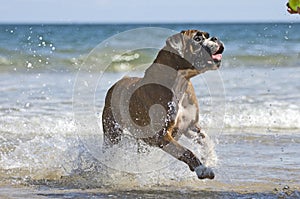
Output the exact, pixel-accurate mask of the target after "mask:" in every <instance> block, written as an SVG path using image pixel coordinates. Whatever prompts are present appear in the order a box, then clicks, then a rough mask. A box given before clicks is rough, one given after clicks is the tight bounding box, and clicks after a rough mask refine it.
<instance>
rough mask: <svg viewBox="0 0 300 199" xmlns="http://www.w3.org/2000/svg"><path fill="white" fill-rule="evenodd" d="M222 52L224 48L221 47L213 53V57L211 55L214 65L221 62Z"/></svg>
mask: <svg viewBox="0 0 300 199" xmlns="http://www.w3.org/2000/svg"><path fill="white" fill-rule="evenodd" d="M223 51H224V46H223V45H221V46H220V47H219V49H218V50H217V52H215V53H214V54H213V55H211V57H212V58H213V60H214V62H216V63H218V62H221V60H222V53H223Z"/></svg>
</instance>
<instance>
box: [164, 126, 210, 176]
mask: <svg viewBox="0 0 300 199" xmlns="http://www.w3.org/2000/svg"><path fill="white" fill-rule="evenodd" d="M164 140H165V141H167V142H168V144H166V145H165V146H163V147H162V150H164V151H165V152H167V153H169V154H170V155H172V156H173V157H175V158H177V159H178V160H180V161H182V162H184V163H186V164H187V165H188V166H189V168H190V170H191V171H195V172H196V174H197V176H198V178H199V179H205V178H209V179H213V178H214V177H215V174H214V172H213V171H212V169H211V168H208V167H206V166H204V165H203V164H202V163H201V162H200V160H199V159H198V158H197V157H196V156H195V154H194V153H193V152H191V151H190V150H189V149H187V148H185V147H184V146H182V145H181V144H179V143H178V142H177V141H176V140H175V139H174V138H173V137H172V134H171V133H169V132H168V133H167V134H166V135H165V137H164Z"/></svg>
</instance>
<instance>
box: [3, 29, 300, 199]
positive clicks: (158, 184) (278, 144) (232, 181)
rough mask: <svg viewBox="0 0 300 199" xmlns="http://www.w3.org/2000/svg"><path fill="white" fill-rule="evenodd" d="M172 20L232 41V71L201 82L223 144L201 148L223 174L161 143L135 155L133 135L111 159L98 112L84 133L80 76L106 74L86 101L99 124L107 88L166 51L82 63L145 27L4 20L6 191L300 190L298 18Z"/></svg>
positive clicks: (205, 122)
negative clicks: (103, 45) (189, 163)
mask: <svg viewBox="0 0 300 199" xmlns="http://www.w3.org/2000/svg"><path fill="white" fill-rule="evenodd" d="M161 26H163V27H167V28H172V29H175V30H181V29H186V28H190V26H191V27H193V28H199V29H203V30H204V29H205V30H206V29H207V30H208V31H210V32H213V34H217V35H219V37H220V38H221V39H222V40H223V41H224V43H225V45H226V53H225V54H224V63H223V66H222V68H221V70H220V71H213V72H208V73H205V74H203V75H200V76H198V77H196V78H194V79H193V80H192V81H193V84H194V86H195V91H196V93H197V96H198V99H199V104H200V112H201V113H200V118H201V125H202V127H203V129H204V130H205V131H206V132H207V133H208V134H209V135H210V136H211V139H212V142H213V145H211V146H210V147H209V148H208V149H205V150H208V153H204V152H207V151H204V152H203V151H201V148H198V149H195V150H196V151H197V150H199V151H198V152H199V154H201V153H202V155H203V156H207V157H205V158H206V161H207V164H210V165H211V166H212V167H213V168H214V170H215V173H216V179H214V180H204V181H200V180H198V179H197V178H196V175H195V174H194V173H192V172H190V171H189V170H188V168H187V167H186V165H184V164H182V163H180V162H178V161H176V160H175V161H174V160H173V159H172V158H170V157H168V155H165V154H164V153H162V152H161V151H160V150H158V149H155V148H149V147H147V146H143V147H144V148H143V149H144V150H143V151H142V153H136V147H137V145H138V143H137V142H136V141H135V140H133V139H131V138H130V137H128V139H124V142H123V143H122V146H119V148H116V150H114V151H112V153H113V154H114V158H111V159H109V160H105V161H104V159H105V157H104V158H102V159H101V158H99V157H98V156H99V154H101V153H99V154H98V155H97V150H100V149H99V148H98V146H99V143H98V142H97V139H98V138H99V137H101V135H102V130H101V125H100V122H99V123H97V124H96V126H98V127H99V128H96V129H92V128H91V127H92V126H95V123H94V120H93V121H87V122H86V128H85V129H86V130H85V131H80V132H79V131H78V126H77V125H78V123H77V120H76V118H77V117H78V118H80V117H81V118H83V120H84V118H86V115H85V113H86V112H85V109H84V107H83V108H82V107H80V109H77V108H78V107H76V105H75V108H74V106H73V105H74V104H73V102H74V96H76V94H78V93H74V91H76V92H82V93H84V90H82V91H81V90H79V91H78V90H76V88H74V85H76V82H77V80H78V79H80V78H83V79H84V78H89V77H90V76H91V75H93V76H94V77H95V79H96V80H97V82H96V84H97V88H96V89H95V95H94V96H93V98H92V99H93V100H92V101H85V103H86V107H89V106H92V107H93V113H92V114H93V117H94V118H95V121H100V119H101V110H102V107H103V100H104V96H105V92H106V90H107V88H108V87H109V86H110V85H111V84H112V83H113V82H115V81H116V80H118V79H119V78H120V77H122V76H123V75H125V74H126V75H139V76H141V75H142V69H141V70H137V71H131V69H132V67H133V66H135V65H137V64H140V63H141V62H142V61H140V59H141V58H143V62H145V60H146V61H147V62H148V61H151V59H152V58H153V56H154V55H155V52H154V53H153V52H152V51H151V52H147V51H143V52H135V53H132V54H127V55H120V56H117V57H114V59H113V60H114V61H115V63H113V64H112V66H111V69H110V70H108V71H106V72H105V73H104V74H103V73H98V72H96V71H90V72H89V73H77V69H78V68H80V62H81V61H82V60H84V59H83V57H84V56H86V55H87V54H88V53H89V51H90V50H91V49H92V48H94V47H95V46H96V45H97V44H98V43H99V42H101V41H102V40H103V39H106V38H107V37H109V36H111V35H113V34H115V33H117V32H120V31H123V30H128V29H130V28H134V27H136V26H134V25H123V26H109V25H107V26H96V25H95V26H92V25H90V26H83V25H70V26H4V25H2V26H0V29H1V33H0V39H1V44H2V46H1V47H0V69H1V73H0V90H1V92H0V179H1V180H0V183H1V188H0V196H1V197H11V198H26V197H27V198H91V197H95V198H108V197H112V198H119V197H127V198H138V197H146V198H153V197H161V198H168V197H179V198H180V197H181V198H185V197H189V198H199V197H201V198H274V197H275V198H276V197H278V198H299V197H300V193H299V190H300V188H299V184H300V180H299V179H300V169H299V165H300V159H299V156H300V152H299V146H300V145H299V144H300V100H299V99H300V92H299V91H300V86H299V79H300V67H299V66H300V65H299V64H300V62H299V60H300V58H299V56H300V54H299V49H300V47H299V43H300V36H299V35H297V34H291V32H293V31H296V30H299V24H251V25H244V24H221V25H219V26H214V25H212V24H209V25H201V24H199V25H195V24H193V25H180V24H179V25H161ZM202 27H203V28H202ZM234 30H243V31H235V34H234V35H232V31H234ZM72 31H73V32H77V33H78V35H77V34H69V33H70V32H72ZM66 35H68V36H66ZM154 39H155V38H154ZM116 71H118V72H116ZM128 71H129V72H128ZM220 83H221V84H220ZM88 86H89V85H87V87H88ZM81 111H82V112H81ZM182 142H183V143H188V141H187V140H182ZM193 147H194V148H195V147H196V148H197V146H191V148H193ZM209 150H213V152H211V151H209ZM145 160H147V161H145ZM118 165H119V166H118ZM136 168H139V170H136ZM134 169H135V171H133V170H134ZM28 185H29V187H28Z"/></svg>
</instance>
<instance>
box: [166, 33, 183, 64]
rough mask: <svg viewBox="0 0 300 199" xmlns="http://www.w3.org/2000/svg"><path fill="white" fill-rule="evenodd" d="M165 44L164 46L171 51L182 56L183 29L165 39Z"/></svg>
mask: <svg viewBox="0 0 300 199" xmlns="http://www.w3.org/2000/svg"><path fill="white" fill-rule="evenodd" d="M166 44H167V45H166V46H167V47H168V49H169V50H170V51H171V52H173V53H176V54H178V55H179V56H180V57H182V58H183V57H184V52H183V49H184V46H185V44H184V34H183V31H181V33H178V34H175V35H172V36H171V37H169V38H168V39H167V41H166Z"/></svg>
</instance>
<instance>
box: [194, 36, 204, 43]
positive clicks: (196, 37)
mask: <svg viewBox="0 0 300 199" xmlns="http://www.w3.org/2000/svg"><path fill="white" fill-rule="evenodd" d="M202 39H203V38H202V37H201V36H198V35H196V36H195V37H194V40H195V41H197V42H199V41H202Z"/></svg>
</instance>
